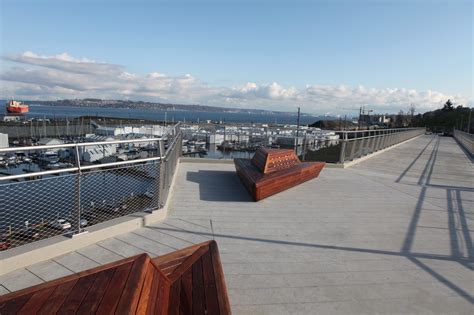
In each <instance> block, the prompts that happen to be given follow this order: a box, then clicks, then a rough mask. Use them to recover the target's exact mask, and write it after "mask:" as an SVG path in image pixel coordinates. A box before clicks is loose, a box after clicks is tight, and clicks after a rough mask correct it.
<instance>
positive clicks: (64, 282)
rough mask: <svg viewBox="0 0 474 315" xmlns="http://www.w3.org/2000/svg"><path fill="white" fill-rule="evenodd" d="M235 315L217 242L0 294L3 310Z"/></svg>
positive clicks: (119, 263)
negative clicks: (232, 312)
mask: <svg viewBox="0 0 474 315" xmlns="http://www.w3.org/2000/svg"><path fill="white" fill-rule="evenodd" d="M64 313H71V314H210V315H212V314H231V310H230V303H229V299H228V296H227V289H226V285H225V281H224V274H223V271H222V266H221V262H220V258H219V251H218V249H217V244H216V242H214V241H210V242H205V243H202V244H198V245H194V246H191V247H188V248H185V249H182V250H178V251H175V252H172V253H170V254H167V255H164V256H160V257H157V258H154V259H151V258H150V257H149V256H148V255H147V254H142V255H138V256H134V257H130V258H126V259H123V260H120V261H117V262H113V263H110V264H107V265H104V266H100V267H97V268H93V269H90V270H87V271H84V272H80V273H78V274H74V275H71V276H67V277H64V278H60V279H57V280H53V281H49V282H46V283H43V284H40V285H36V286H33V287H30V288H26V289H23V290H20V291H17V292H13V293H10V294H7V295H4V296H0V314H2V315H4V314H64Z"/></svg>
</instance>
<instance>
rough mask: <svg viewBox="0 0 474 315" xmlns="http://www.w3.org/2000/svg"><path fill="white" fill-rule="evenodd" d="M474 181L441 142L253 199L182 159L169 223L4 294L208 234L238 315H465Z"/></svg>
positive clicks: (428, 139) (45, 271)
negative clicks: (426, 314)
mask: <svg viewBox="0 0 474 315" xmlns="http://www.w3.org/2000/svg"><path fill="white" fill-rule="evenodd" d="M473 178H474V169H473V165H472V162H471V161H470V160H469V159H468V158H467V157H466V155H465V154H464V153H463V152H462V150H461V149H460V148H459V146H458V145H457V143H456V142H455V141H454V139H452V138H445V137H437V136H422V137H419V138H417V139H414V140H411V141H408V142H406V143H404V144H402V145H400V146H398V147H396V148H393V149H392V150H389V151H387V152H385V153H383V154H381V155H379V156H376V157H373V158H371V159H368V160H366V161H364V162H361V163H360V164H358V165H356V166H354V167H352V168H349V169H335V168H326V169H324V170H323V172H322V173H321V175H320V177H319V178H317V179H315V180H312V181H310V182H307V183H305V184H303V185H300V186H298V187H295V188H292V189H290V190H288V191H285V192H283V193H280V194H278V195H276V196H273V197H270V198H268V199H265V200H263V201H261V202H258V203H255V202H252V201H251V199H250V197H249V195H248V194H247V192H246V191H245V190H244V188H243V186H242V185H241V184H240V182H239V180H238V178H237V177H236V175H235V170H234V167H233V165H229V164H200V163H183V164H181V165H180V167H179V169H178V173H177V178H176V188H175V193H174V195H173V197H172V200H171V213H170V215H169V217H168V219H167V220H166V221H165V222H163V223H160V224H155V225H152V226H149V227H146V228H142V229H138V230H135V231H134V232H132V233H128V234H124V235H121V236H120V237H116V238H113V239H108V240H106V241H102V242H99V243H97V244H95V245H92V246H89V247H86V248H83V249H81V250H78V251H76V252H72V253H70V254H67V255H65V256H61V257H58V258H56V259H54V260H51V261H47V262H43V263H40V264H36V265H32V266H30V267H28V268H27V269H20V270H17V271H14V272H12V273H10V274H7V275H4V276H1V277H0V284H1V286H0V294H1V293H6V292H8V291H14V290H18V289H20V288H23V287H25V286H30V285H32V284H36V283H40V282H42V281H45V280H51V279H54V278H57V277H60V276H63V275H66V274H70V273H72V272H78V271H81V270H84V269H88V268H90V267H94V266H97V265H99V264H104V263H107V262H110V261H113V260H117V259H120V258H122V257H124V256H130V255H134V254H137V253H140V252H148V253H150V254H151V255H154V256H156V255H159V254H162V253H166V252H169V251H172V250H174V249H177V248H182V247H185V246H189V245H190V244H192V243H198V242H202V241H205V240H208V239H212V238H214V239H215V240H216V241H217V242H218V245H219V248H220V252H221V256H222V262H223V266H224V272H225V277H226V281H227V285H228V289H229V294H230V299H231V303H232V309H233V312H234V313H235V314H290V313H295V314H315V313H318V314H327V313H333V314H347V313H359V314H367V313H403V314H407V313H439V314H472V313H473V312H474V272H473V269H474V246H473V235H474V182H473Z"/></svg>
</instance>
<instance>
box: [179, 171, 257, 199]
mask: <svg viewBox="0 0 474 315" xmlns="http://www.w3.org/2000/svg"><path fill="white" fill-rule="evenodd" d="M186 180H188V181H190V182H193V183H198V184H199V198H200V200H204V201H223V202H229V201H230V202H254V201H253V199H252V197H251V196H250V195H249V193H248V192H247V191H246V190H245V188H244V186H243V185H242V183H241V182H240V179H239V177H238V176H237V174H236V173H235V172H232V171H209V170H199V171H197V172H187V173H186Z"/></svg>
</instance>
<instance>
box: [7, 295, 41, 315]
mask: <svg viewBox="0 0 474 315" xmlns="http://www.w3.org/2000/svg"><path fill="white" fill-rule="evenodd" d="M31 296H33V293H30V294H27V295H23V296H19V297H16V298H15V299H12V300H9V301H4V302H2V303H1V304H0V314H16V313H17V312H18V310H20V309H21V308H22V307H23V305H25V304H26V303H27V302H28V300H29V299H30V298H31Z"/></svg>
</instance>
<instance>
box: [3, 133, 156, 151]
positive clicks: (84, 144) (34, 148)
mask: <svg viewBox="0 0 474 315" xmlns="http://www.w3.org/2000/svg"><path fill="white" fill-rule="evenodd" d="M160 140H163V138H162V137H159V138H146V139H129V140H111V141H96V142H75V143H64V144H51V145H36V146H26V147H10V148H0V153H6V152H17V151H37V150H48V149H63V148H75V147H88V146H97V145H108V144H121V143H140V142H150V141H160Z"/></svg>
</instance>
